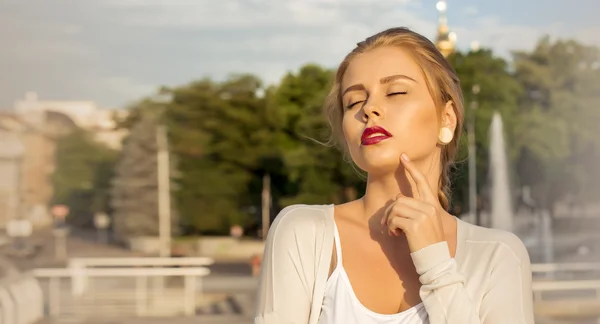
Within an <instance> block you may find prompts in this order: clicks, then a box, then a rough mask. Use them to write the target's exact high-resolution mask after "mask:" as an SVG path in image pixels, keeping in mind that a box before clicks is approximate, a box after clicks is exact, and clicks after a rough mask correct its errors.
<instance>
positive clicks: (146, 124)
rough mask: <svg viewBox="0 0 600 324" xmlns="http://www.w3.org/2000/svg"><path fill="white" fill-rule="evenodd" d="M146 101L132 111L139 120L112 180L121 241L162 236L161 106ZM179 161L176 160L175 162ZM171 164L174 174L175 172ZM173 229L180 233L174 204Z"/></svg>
mask: <svg viewBox="0 0 600 324" xmlns="http://www.w3.org/2000/svg"><path fill="white" fill-rule="evenodd" d="M163 106H164V105H162V104H160V103H156V102H153V101H151V100H143V101H142V102H140V103H139V104H138V105H137V106H136V107H133V108H132V110H133V111H134V112H136V113H135V114H133V116H135V118H136V120H135V122H134V123H132V124H131V125H132V127H131V129H130V132H129V135H128V136H127V138H126V139H125V141H124V146H123V150H122V152H121V155H120V157H119V160H118V162H117V164H116V168H115V177H114V178H113V181H112V190H111V206H112V208H113V210H114V212H113V230H114V232H115V236H116V237H117V239H118V240H120V241H123V242H124V241H126V240H127V239H128V238H131V237H135V236H156V235H158V231H159V230H158V228H159V227H158V225H159V224H158V180H157V170H158V165H157V135H156V134H157V132H156V128H157V126H158V124H159V122H160V120H159V118H160V112H161V107H163ZM173 162H175V161H173ZM174 165H175V163H173V164H172V165H171V167H172V170H171V172H173V171H175V168H174V167H173V166H174ZM171 209H172V211H171V221H172V224H173V226H171V229H172V231H173V232H174V233H177V232H178V221H177V209H176V208H175V206H174V204H171Z"/></svg>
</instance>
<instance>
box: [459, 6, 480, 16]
mask: <svg viewBox="0 0 600 324" xmlns="http://www.w3.org/2000/svg"><path fill="white" fill-rule="evenodd" d="M462 11H463V13H464V14H465V15H467V16H476V15H477V14H478V13H479V10H478V9H477V7H475V6H469V7H465V8H464V9H463V10H462Z"/></svg>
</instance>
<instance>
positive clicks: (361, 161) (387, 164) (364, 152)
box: [351, 146, 401, 174]
mask: <svg viewBox="0 0 600 324" xmlns="http://www.w3.org/2000/svg"><path fill="white" fill-rule="evenodd" d="M400 154H401V153H400V152H396V151H395V150H390V149H389V148H388V149H385V150H383V149H380V148H378V147H374V146H372V147H361V148H359V149H358V150H357V152H352V154H351V156H352V160H353V161H354V163H355V164H356V166H358V167H359V168H360V169H361V170H363V171H365V172H367V173H369V174H381V173H394V172H396V170H397V169H398V166H399V165H400Z"/></svg>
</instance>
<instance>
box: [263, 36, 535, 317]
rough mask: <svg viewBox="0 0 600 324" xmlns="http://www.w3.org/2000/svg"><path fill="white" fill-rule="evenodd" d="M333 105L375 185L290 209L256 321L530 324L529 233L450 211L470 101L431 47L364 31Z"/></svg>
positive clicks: (342, 139) (281, 222) (276, 228)
mask: <svg viewBox="0 0 600 324" xmlns="http://www.w3.org/2000/svg"><path fill="white" fill-rule="evenodd" d="M325 110H326V113H327V116H328V118H329V122H330V124H331V126H332V130H333V134H334V136H336V138H337V139H339V144H340V146H341V147H342V148H343V149H344V151H345V152H346V153H348V154H350V156H351V157H352V160H353V162H354V163H355V164H356V165H357V166H358V167H360V168H361V169H362V170H364V171H366V172H367V173H368V179H367V187H366V193H365V195H364V196H363V197H362V198H360V199H358V200H355V201H352V202H349V203H346V204H342V205H336V206H333V205H326V206H308V205H294V206H290V207H287V208H285V209H284V210H282V211H281V213H280V214H279V215H278V216H277V218H276V220H275V221H274V222H273V225H272V227H271V230H270V231H269V234H268V238H267V242H266V247H265V253H264V259H263V263H262V269H261V274H260V285H259V294H258V297H259V298H258V301H257V304H258V305H257V313H256V318H255V323H257V324H284V323H285V324H292V323H293V324H317V323H318V324H417V323H419V324H422V323H430V324H442V323H452V324H475V323H478V324H481V323H485V324H508V323H510V324H520V323H526V324H532V323H533V306H532V294H531V272H530V261H529V256H528V254H527V250H526V249H525V247H524V245H523V243H522V242H521V241H520V240H519V239H518V238H517V237H516V236H515V235H513V234H511V233H509V232H504V231H500V230H494V229H488V228H483V227H477V226H474V225H471V224H469V223H466V222H464V221H461V220H459V219H458V218H456V217H454V216H452V215H450V214H449V213H448V212H447V209H448V199H447V195H446V191H447V189H448V170H449V167H450V165H451V163H452V159H453V157H454V155H455V153H456V150H457V147H458V142H459V141H458V140H459V135H460V133H461V129H462V119H463V106H462V94H461V90H460V84H459V80H458V78H457V76H456V73H455V72H454V70H453V68H452V67H451V66H450V65H449V64H448V62H447V61H446V59H445V58H444V57H443V56H442V55H441V54H440V53H439V52H438V50H437V49H436V48H435V46H434V45H433V44H432V43H431V42H430V41H429V40H427V39H426V38H425V37H423V36H421V35H419V34H417V33H414V32H412V31H409V30H408V29H405V28H393V29H389V30H386V31H383V32H381V33H379V34H376V35H374V36H372V37H369V38H367V39H366V40H365V41H363V42H361V43H359V44H358V45H357V47H356V48H355V49H354V50H353V51H352V52H351V53H350V54H348V56H347V57H346V58H345V59H344V61H343V62H342V63H341V65H340V66H339V69H338V71H337V74H336V78H335V84H334V85H333V88H332V90H331V92H330V94H329V96H328V98H327V102H326V105H325Z"/></svg>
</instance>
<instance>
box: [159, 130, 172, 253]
mask: <svg viewBox="0 0 600 324" xmlns="http://www.w3.org/2000/svg"><path fill="white" fill-rule="evenodd" d="M168 145H169V144H168V139H167V130H166V128H165V126H162V125H160V126H158V127H157V129H156V146H157V150H156V155H157V158H156V160H157V180H158V237H159V242H160V247H159V255H160V256H161V257H163V258H168V257H171V189H170V182H171V176H170V174H169V168H170V162H169V146H168Z"/></svg>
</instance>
